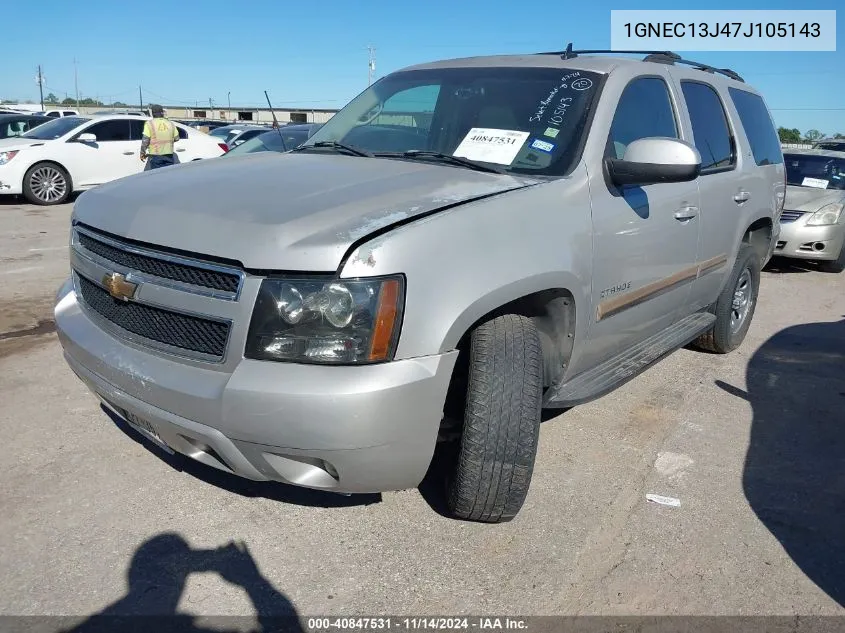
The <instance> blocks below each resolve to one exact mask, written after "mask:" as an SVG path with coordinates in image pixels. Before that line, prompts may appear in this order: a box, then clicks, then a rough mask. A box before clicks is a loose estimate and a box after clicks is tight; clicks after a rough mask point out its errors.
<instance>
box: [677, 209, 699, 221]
mask: <svg viewBox="0 0 845 633" xmlns="http://www.w3.org/2000/svg"><path fill="white" fill-rule="evenodd" d="M697 215H698V207H681V208H680V209H678V210H677V211H675V219H676V220H680V221H681V222H686V221H687V220H692V219H693V218H694V217H696V216H697Z"/></svg>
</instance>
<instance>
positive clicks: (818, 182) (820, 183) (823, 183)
mask: <svg viewBox="0 0 845 633" xmlns="http://www.w3.org/2000/svg"><path fill="white" fill-rule="evenodd" d="M829 183H830V181H829V180H825V179H824V178H807V177H805V178H804V180H803V181H802V182H801V185H802V186H804V187H818V188H819V189H827V185H828V184H829Z"/></svg>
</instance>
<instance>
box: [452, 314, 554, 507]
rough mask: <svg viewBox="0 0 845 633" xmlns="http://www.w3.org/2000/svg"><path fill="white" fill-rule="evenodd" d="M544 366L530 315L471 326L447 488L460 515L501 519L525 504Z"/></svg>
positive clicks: (537, 431) (535, 447)
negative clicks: (456, 449)
mask: <svg viewBox="0 0 845 633" xmlns="http://www.w3.org/2000/svg"><path fill="white" fill-rule="evenodd" d="M542 367H543V364H542V350H541V347H540V339H539V336H538V334H537V330H536V328H535V326H534V324H533V323H532V322H531V320H530V319H528V318H526V317H523V316H519V315H514V314H508V315H504V316H500V317H497V318H495V319H492V320H490V321H487V322H486V323H483V324H481V325H480V326H478V327H477V328H476V329H475V330H474V331H473V333H472V335H471V340H470V346H469V375H468V385H467V393H466V407H465V411H464V423H463V430H462V433H461V439H460V450H459V454H458V457H457V463H456V464H455V468H454V472H453V473H452V476H451V477H450V480H449V490H448V493H447V502H448V506H449V510H450V512H451V513H452V514H453V515H454V516H455V517H457V518H461V519H467V520H471V521H483V522H487V523H499V522H505V521H509V520H511V519H512V518H513V517H515V516H516V514H517V513H518V512H519V510H520V509H521V508H522V505H523V502H524V501H525V498H526V496H527V494H528V487H529V484H530V482H531V476H532V474H533V471H534V460H535V457H536V453H537V441H538V438H539V433H540V411H541V400H542V391H543V375H542V372H543V369H542Z"/></svg>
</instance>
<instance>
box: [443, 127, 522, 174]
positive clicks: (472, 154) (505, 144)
mask: <svg viewBox="0 0 845 633" xmlns="http://www.w3.org/2000/svg"><path fill="white" fill-rule="evenodd" d="M529 134H530V133H529V132H520V131H518V130H495V129H491V128H482V127H474V128H472V129H471V130H470V131H469V132H468V133H467V135H466V136H465V137H464V140H462V141H461V144H460V145H458V148H457V149H456V150H455V151H454V153H453V155H454V156H459V157H461V158H468V159H469V160H477V161H481V162H485V163H496V164H499V165H510V164H511V163H513V161H514V159H515V158H516V155H517V154H518V153H519V150H520V149H522V146H523V145H524V144H525V140H526V139H527V138H528V135H529Z"/></svg>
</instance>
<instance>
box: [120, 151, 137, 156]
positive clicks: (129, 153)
mask: <svg viewBox="0 0 845 633" xmlns="http://www.w3.org/2000/svg"><path fill="white" fill-rule="evenodd" d="M134 153H135V152H123V155H124V156H132V155H133V154H134Z"/></svg>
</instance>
